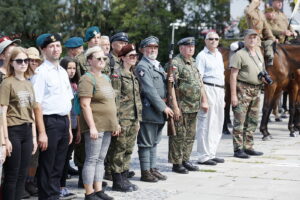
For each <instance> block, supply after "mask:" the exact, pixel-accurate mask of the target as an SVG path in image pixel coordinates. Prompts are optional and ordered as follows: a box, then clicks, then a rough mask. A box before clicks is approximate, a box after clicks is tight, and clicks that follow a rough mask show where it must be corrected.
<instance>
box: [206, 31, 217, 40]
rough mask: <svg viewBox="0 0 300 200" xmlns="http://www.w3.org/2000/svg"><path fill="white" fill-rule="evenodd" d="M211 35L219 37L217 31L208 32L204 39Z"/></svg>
mask: <svg viewBox="0 0 300 200" xmlns="http://www.w3.org/2000/svg"><path fill="white" fill-rule="evenodd" d="M212 35H217V36H218V37H219V35H218V33H216V32H209V33H207V34H206V37H205V39H206V40H207V39H208V38H209V37H210V36H212Z"/></svg>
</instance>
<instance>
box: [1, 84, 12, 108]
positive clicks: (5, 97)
mask: <svg viewBox="0 0 300 200" xmlns="http://www.w3.org/2000/svg"><path fill="white" fill-rule="evenodd" d="M10 89H11V88H10V84H8V83H7V81H5V80H4V81H3V82H2V84H1V87H0V104H1V105H3V106H8V105H9V98H10Z"/></svg>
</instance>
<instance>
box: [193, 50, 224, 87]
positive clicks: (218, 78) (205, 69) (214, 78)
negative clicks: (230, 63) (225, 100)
mask: <svg viewBox="0 0 300 200" xmlns="http://www.w3.org/2000/svg"><path fill="white" fill-rule="evenodd" d="M196 66H197V67H198V69H199V71H200V74H201V76H202V77H203V82H206V83H212V84H217V85H222V86H224V84H225V81H224V63H223V57H222V54H221V53H220V52H219V50H218V49H216V52H215V55H214V54H213V53H212V52H210V51H209V50H208V49H207V48H206V47H204V49H203V50H202V51H201V52H200V53H199V54H198V55H197V57H196Z"/></svg>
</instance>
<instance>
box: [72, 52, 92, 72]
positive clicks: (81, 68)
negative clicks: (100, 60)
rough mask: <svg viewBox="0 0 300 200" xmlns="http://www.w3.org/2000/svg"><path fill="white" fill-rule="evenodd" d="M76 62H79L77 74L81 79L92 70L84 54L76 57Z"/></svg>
mask: <svg viewBox="0 0 300 200" xmlns="http://www.w3.org/2000/svg"><path fill="white" fill-rule="evenodd" d="M75 60H76V62H77V72H78V75H79V77H81V76H82V75H84V74H85V72H87V71H88V70H89V69H90V66H89V64H88V63H87V60H86V58H85V56H84V53H83V52H82V53H81V54H79V55H77V56H76V57H75Z"/></svg>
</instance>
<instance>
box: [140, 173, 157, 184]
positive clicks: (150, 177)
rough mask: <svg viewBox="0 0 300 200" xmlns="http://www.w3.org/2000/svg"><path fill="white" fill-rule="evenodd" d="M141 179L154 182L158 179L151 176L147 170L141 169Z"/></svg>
mask: <svg viewBox="0 0 300 200" xmlns="http://www.w3.org/2000/svg"><path fill="white" fill-rule="evenodd" d="M141 181H145V182H150V183H155V182H157V181H158V179H157V178H156V177H155V176H153V175H152V173H151V172H150V171H149V170H142V171H141Z"/></svg>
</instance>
